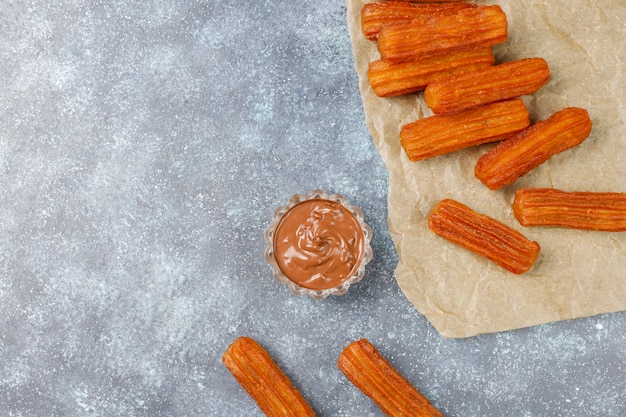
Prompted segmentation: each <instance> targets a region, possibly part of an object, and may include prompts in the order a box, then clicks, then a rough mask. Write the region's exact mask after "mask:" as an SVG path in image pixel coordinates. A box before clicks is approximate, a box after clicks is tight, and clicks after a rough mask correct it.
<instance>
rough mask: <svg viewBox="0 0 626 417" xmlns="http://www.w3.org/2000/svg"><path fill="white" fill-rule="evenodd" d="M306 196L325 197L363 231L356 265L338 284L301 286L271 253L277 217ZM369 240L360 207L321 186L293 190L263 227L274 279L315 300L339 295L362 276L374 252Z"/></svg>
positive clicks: (305, 198) (268, 259)
mask: <svg viewBox="0 0 626 417" xmlns="http://www.w3.org/2000/svg"><path fill="white" fill-rule="evenodd" d="M307 200H328V201H332V202H335V203H338V204H340V205H341V206H343V208H345V209H346V210H348V211H349V212H350V213H351V214H352V215H353V216H354V218H355V220H356V221H357V222H358V224H359V226H360V228H361V231H362V232H363V254H362V257H361V260H360V263H359V266H358V268H356V269H355V270H354V271H353V273H352V274H351V275H350V276H348V277H346V278H345V279H343V281H342V282H341V283H340V284H339V285H337V286H334V287H331V288H324V289H311V288H306V287H303V286H301V285H299V284H298V283H296V282H294V281H292V280H291V279H290V278H289V277H287V276H286V275H285V274H284V273H283V271H282V270H281V268H280V266H279V264H278V262H277V261H276V257H275V253H274V251H275V242H274V238H275V233H276V230H277V227H279V225H280V223H281V220H282V219H283V217H284V216H285V214H286V213H287V212H288V211H289V210H291V209H292V208H293V207H295V206H297V205H298V204H300V203H302V202H304V201H307ZM371 240H372V229H371V228H370V227H369V226H368V225H367V224H366V223H365V221H364V216H363V211H362V210H361V209H360V208H359V207H357V206H354V205H352V204H350V202H349V201H348V199H347V198H346V197H344V196H343V195H341V194H328V193H326V192H325V191H322V190H313V191H311V192H309V193H308V194H295V195H294V196H292V197H291V198H290V199H289V201H288V202H287V204H286V205H284V206H281V207H279V208H277V209H276V210H275V211H274V215H273V217H272V223H271V224H270V226H269V227H267V229H266V230H265V243H266V245H267V246H266V248H265V260H266V261H267V263H268V264H269V265H270V266H271V267H272V273H273V276H274V279H275V280H276V281H278V282H280V283H282V284H285V285H286V286H287V287H288V288H289V290H290V291H291V292H292V293H293V294H295V295H308V296H310V297H312V298H314V299H316V300H321V299H324V298H326V297H328V296H329V295H337V296H338V295H343V294H345V293H346V292H347V291H348V289H349V288H350V286H351V285H352V284H355V283H357V282H359V281H361V280H362V279H363V277H364V276H365V266H366V265H367V264H368V263H369V262H370V261H371V260H372V258H373V253H374V252H373V250H372V247H371V244H370V242H371Z"/></svg>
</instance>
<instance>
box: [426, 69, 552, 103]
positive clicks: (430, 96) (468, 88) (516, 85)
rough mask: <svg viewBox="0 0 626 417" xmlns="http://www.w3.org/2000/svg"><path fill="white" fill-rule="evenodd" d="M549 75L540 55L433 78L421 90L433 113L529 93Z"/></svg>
mask: <svg viewBox="0 0 626 417" xmlns="http://www.w3.org/2000/svg"><path fill="white" fill-rule="evenodd" d="M549 79H550V69H549V68H548V64H547V63H546V61H545V60H544V59H543V58H527V59H519V60H517V61H511V62H505V63H504V64H500V65H496V66H492V67H485V68H481V69H477V70H476V71H472V72H466V73H464V74H458V75H453V76H451V77H446V78H444V79H440V80H438V81H435V82H433V83H431V84H430V85H429V86H428V87H427V88H426V90H425V91H424V101H425V102H426V105H428V107H430V109H431V110H432V111H433V113H435V114H447V113H456V112H459V111H463V110H467V109H472V108H475V107H478V106H482V105H484V104H488V103H494V102H496V101H501V100H510V99H513V98H516V97H520V96H523V95H527V94H531V93H533V92H535V91H537V90H538V89H539V88H541V87H542V86H543V85H545V84H546V83H547V82H548V80H549Z"/></svg>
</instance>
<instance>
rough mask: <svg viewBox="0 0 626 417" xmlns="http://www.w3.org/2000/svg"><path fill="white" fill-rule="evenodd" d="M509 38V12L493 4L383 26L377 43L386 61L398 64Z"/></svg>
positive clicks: (486, 45) (487, 44) (501, 41)
mask: <svg viewBox="0 0 626 417" xmlns="http://www.w3.org/2000/svg"><path fill="white" fill-rule="evenodd" d="M506 39H507V21H506V15H505V14H504V12H503V11H502V9H501V8H500V6H497V5H493V6H478V7H469V8H465V9H461V10H459V11H457V12H456V13H436V14H434V15H432V16H429V17H425V18H417V19H414V20H413V21H411V22H410V23H404V24H397V25H389V26H383V27H382V28H381V30H380V33H379V34H378V43H377V45H378V51H379V52H380V55H381V58H382V59H383V60H384V61H387V62H396V63H397V62H404V61H413V60H416V59H423V58H427V57H432V56H436V55H443V54H448V53H450V52H453V51H460V50H467V49H479V48H484V47H488V46H494V45H497V44H499V43H503V42H505V41H506Z"/></svg>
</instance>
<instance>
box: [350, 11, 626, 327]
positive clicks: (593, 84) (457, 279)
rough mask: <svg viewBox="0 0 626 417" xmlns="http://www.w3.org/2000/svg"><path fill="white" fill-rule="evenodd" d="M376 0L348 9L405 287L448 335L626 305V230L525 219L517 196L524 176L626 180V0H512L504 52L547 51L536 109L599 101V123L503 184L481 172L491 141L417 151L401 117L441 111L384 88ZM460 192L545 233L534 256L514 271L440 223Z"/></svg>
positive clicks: (591, 105)
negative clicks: (364, 26)
mask: <svg viewBox="0 0 626 417" xmlns="http://www.w3.org/2000/svg"><path fill="white" fill-rule="evenodd" d="M366 2H367V1H364V0H347V16H348V26H349V29H350V36H351V39H352V45H353V48H354V55H355V60H356V70H357V72H358V75H359V80H360V91H361V95H362V98H363V106H364V110H365V118H366V124H367V126H368V129H369V131H370V133H371V135H372V138H373V139H374V142H375V144H376V147H377V148H378V150H379V151H380V154H381V156H382V158H383V160H384V162H385V164H386V166H387V168H388V170H389V199H388V204H389V218H388V225H389V230H390V233H391V237H392V239H393V241H394V243H395V246H396V249H397V252H398V257H399V263H398V266H397V269H396V271H395V275H396V279H397V281H398V284H399V285H400V288H401V289H402V291H403V292H404V294H405V295H406V296H407V298H408V299H409V300H410V301H411V302H412V303H413V304H414V305H415V307H416V308H417V309H418V311H419V312H421V313H422V314H424V315H425V316H426V317H427V318H428V319H429V320H430V322H431V323H432V324H433V325H434V326H435V328H436V329H437V330H438V331H439V332H440V333H441V334H442V335H443V336H444V337H468V336H473V335H476V334H480V333H489V332H497V331H504V330H509V329H514V328H521V327H526V326H531V325H536V324H540V323H547V322H551V321H557V320H566V319H573V318H578V317H584V316H590V315H595V314H600V313H607V312H615V311H619V310H624V309H626V233H601V232H589V231H578V230H570V229H560V228H558V229H557V228H524V227H522V226H520V225H519V223H518V222H517V221H516V220H515V218H514V217H513V214H512V210H511V203H512V201H513V196H514V194H515V191H516V190H517V189H518V188H520V187H524V186H525V187H529V186H531V187H555V188H558V189H562V190H567V191H619V192H626V137H624V134H623V132H624V124H625V118H626V109H625V108H624V106H625V103H626V97H625V93H624V91H626V76H625V73H624V70H626V67H625V65H626V52H625V50H626V44H625V41H624V36H625V35H626V30H625V28H626V26H625V25H626V2H624V0H599V1H597V0H596V1H591V0H551V1H549V2H540V1H536V0H502V1H499V2H493V1H492V2H486V1H476V3H477V4H499V5H500V6H501V7H502V9H503V10H504V12H505V13H506V14H507V19H508V26H509V38H508V41H507V42H506V43H505V44H502V45H499V46H497V47H495V48H494V52H495V53H496V59H497V62H498V63H501V62H505V61H510V60H514V59H520V58H527V57H542V58H544V59H545V60H546V61H547V62H548V64H549V66H550V70H551V80H550V82H549V83H548V84H547V85H546V86H544V87H543V88H542V89H541V90H540V91H539V92H537V93H535V94H533V95H530V96H526V97H524V101H525V102H526V104H527V107H528V109H529V111H530V114H531V119H532V120H540V119H545V118H547V117H548V116H549V115H551V114H552V113H554V112H556V111H558V110H560V109H561V108H563V107H568V106H576V107H583V108H585V109H587V110H588V111H589V114H590V116H591V118H592V121H593V129H592V133H591V135H590V136H589V138H588V139H587V140H586V141H585V142H583V144H582V145H580V146H579V147H577V148H575V149H572V150H569V151H566V152H564V153H562V154H560V155H557V156H555V157H553V158H552V159H551V160H549V161H548V162H547V163H546V164H544V165H542V166H541V167H539V168H537V169H535V170H534V171H533V172H531V173H530V174H528V175H527V176H525V177H523V178H522V179H521V180H519V181H518V182H517V183H515V184H513V185H511V186H508V187H505V188H503V189H501V190H498V191H491V190H489V189H487V187H485V186H484V185H483V184H482V183H481V182H480V181H479V180H477V179H476V178H475V177H474V174H473V172H474V165H475V162H476V160H477V158H478V157H479V156H480V155H482V154H483V153H484V152H485V151H487V150H488V149H490V147H492V146H493V145H483V146H481V147H477V148H472V149H469V150H464V151H460V152H457V153H454V154H451V155H446V156H442V157H437V158H434V159H430V160H426V161H420V162H410V161H409V160H408V159H407V157H406V155H405V154H404V151H403V150H402V148H401V147H400V143H399V137H398V134H399V131H400V128H401V127H402V126H403V125H404V124H406V123H408V122H411V121H414V120H416V119H418V118H421V117H426V116H429V115H431V114H432V113H430V111H429V109H428V108H427V107H426V106H425V105H424V103H423V100H422V94H421V93H419V94H413V95H410V96H406V97H399V98H387V99H382V98H378V97H377V96H376V95H375V94H374V93H373V92H372V90H371V89H370V87H369V85H368V82H367V73H366V72H367V65H368V63H369V62H370V61H373V60H375V59H379V54H378V52H377V50H376V45H375V43H374V42H371V41H367V40H365V39H364V37H363V36H362V35H361V32H360V11H361V8H362V7H363V4H365V3H366ZM446 197H450V198H454V199H456V200H458V201H460V202H462V203H464V204H467V205H469V206H470V207H472V208H474V209H475V210H477V211H479V212H481V213H485V214H488V215H490V216H492V217H494V218H496V219H498V220H500V221H502V222H504V223H505V224H508V225H509V226H511V227H513V228H515V229H517V230H519V231H521V232H522V233H523V234H524V235H526V236H527V237H528V238H530V239H532V240H536V241H537V242H539V244H540V245H541V254H540V256H539V259H538V260H537V262H536V263H535V265H534V266H533V268H532V269H531V270H530V271H529V272H527V273H526V274H523V275H520V276H518V275H514V274H512V273H509V272H507V271H505V270H503V269H501V268H500V267H498V266H497V265H495V264H492V263H491V262H490V261H488V260H485V259H483V258H480V257H478V256H476V255H474V254H472V253H470V252H468V251H466V250H465V249H462V248H460V247H457V246H455V245H453V244H451V243H449V242H447V241H445V240H444V239H442V238H440V237H438V236H436V235H434V234H433V233H431V232H430V231H429V230H428V229H427V226H426V221H427V216H428V213H429V212H430V210H431V209H432V207H433V206H434V205H435V204H436V203H437V202H438V201H440V200H441V199H443V198H446Z"/></svg>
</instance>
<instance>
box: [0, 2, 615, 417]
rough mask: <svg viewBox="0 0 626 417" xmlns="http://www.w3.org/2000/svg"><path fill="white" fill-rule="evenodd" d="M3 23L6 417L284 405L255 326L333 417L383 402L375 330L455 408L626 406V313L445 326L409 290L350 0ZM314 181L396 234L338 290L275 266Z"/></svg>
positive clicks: (434, 394) (0, 141)
mask: <svg viewBox="0 0 626 417" xmlns="http://www.w3.org/2000/svg"><path fill="white" fill-rule="evenodd" d="M0 33H1V37H2V42H0V132H1V135H0V358H1V360H0V415H3V416H207V415H208V416H224V417H228V416H261V415H262V414H261V412H260V410H259V409H258V408H257V407H256V405H255V404H254V402H253V401H252V400H251V398H250V397H249V396H248V395H247V394H246V393H245V392H244V391H243V390H242V389H241V387H240V386H239V385H238V384H237V382H236V381H235V379H234V378H233V377H232V376H231V374H230V373H229V372H228V370H227V369H226V368H225V367H224V366H223V364H222V362H221V355H222V353H223V352H224V350H225V349H226V347H227V346H228V345H229V344H230V343H231V342H232V341H233V340H234V339H235V338H237V337H238V336H242V335H247V336H251V337H253V338H255V339H256V340H257V341H259V342H260V343H261V344H262V345H263V346H264V347H265V348H266V349H267V350H268V351H269V352H270V354H271V355H272V356H273V357H274V359H275V360H276V362H277V363H278V364H279V365H280V366H281V367H282V368H283V370H284V371H285V372H286V373H287V375H288V376H289V377H290V378H291V379H292V381H293V382H294V384H295V385H296V386H297V387H298V388H299V389H300V390H301V392H302V393H303V395H304V396H305V397H306V398H307V400H308V401H309V402H310V404H311V405H312V407H313V409H314V410H315V411H316V413H317V414H318V415H320V416H360V417H365V416H381V415H382V413H381V412H380V411H379V409H378V408H377V407H376V406H375V405H374V404H373V403H372V402H371V401H370V400H369V399H368V398H366V397H365V396H364V395H363V394H362V393H361V392H359V391H358V390H357V389H356V388H354V386H352V385H351V384H350V383H349V382H348V381H347V380H346V379H345V377H344V376H343V374H341V372H340V371H339V370H338V368H337V366H336V359H337V357H338V355H339V353H340V352H341V350H342V349H343V348H344V347H345V346H346V345H347V344H348V343H350V342H352V341H354V340H356V339H359V338H363V337H365V338H367V339H369V340H370V341H371V342H372V343H374V344H375V345H376V346H377V347H378V348H379V350H380V351H381V353H383V354H384V355H385V356H386V357H387V358H388V359H389V360H390V362H392V363H393V364H394V366H396V368H397V369H398V370H399V371H400V372H401V373H402V374H403V375H405V376H406V377H407V379H409V380H410V381H411V382H412V383H413V384H414V385H415V386H416V387H418V388H419V389H420V391H421V392H422V393H424V394H425V395H426V396H427V397H428V398H429V399H430V400H431V401H432V402H433V403H434V404H435V405H436V406H437V407H438V408H439V409H440V410H441V411H442V412H443V414H445V415H446V416H503V415H507V416H509V415H512V416H579V415H587V416H605V417H606V416H615V417H620V416H624V415H626V380H625V378H624V375H625V374H626V351H625V346H626V336H625V335H626V313H624V312H622V313H615V314H608V315H599V316H594V317H589V318H584V319H578V320H571V321H567V322H559V323H551V324H546V325H541V326H535V327H532V328H527V329H521V330H514V331H509V332H503V333H497V334H488V335H480V336H476V337H472V338H467V339H444V338H442V337H441V336H440V335H439V334H438V333H437V331H436V330H435V329H434V328H433V327H432V326H431V325H430V324H429V323H428V321H427V320H426V319H425V318H424V317H423V316H422V315H421V314H420V313H419V312H418V311H416V310H415V308H414V307H413V306H412V305H411V304H410V303H409V302H408V301H407V300H406V298H405V297H404V296H403V294H402V293H401V291H400V290H399V288H398V286H397V284H396V282H395V279H394V276H393V273H394V268H395V265H396V262H397V257H396V253H395V249H394V245H393V243H392V241H391V239H390V237H389V232H388V229H387V224H386V216H387V208H386V198H387V187H388V179H387V171H386V169H385V167H384V165H383V162H382V160H381V158H380V156H379V154H378V153H377V150H376V149H375V147H374V145H373V143H372V139H371V137H370V136H369V133H368V131H367V129H366V126H365V122H364V115H363V109H362V106H361V99H360V96H359V93H358V88H357V77H356V74H355V71H354V60H353V55H352V50H351V46H350V39H349V36H348V31H347V25H346V16H345V4H344V3H343V2H342V1H341V0H318V1H315V2H293V1H287V0H275V1H266V0H261V1H243V2H242V1H230V0H225V1H219V2H218V1H213V0H208V1H206V0H205V1H193V0H191V1H184V2H179V1H172V0H152V1H147V2H129V1H122V0H113V1H106V2H100V1H97V2H91V1H84V0H72V1H70V0H64V1H60V2H54V3H53V2H35V1H32V0H26V1H21V2H17V1H5V2H2V3H0ZM314 188H322V189H324V190H326V191H328V192H336V193H342V194H344V195H346V196H347V197H348V198H349V199H350V201H351V202H353V203H354V204H356V205H358V206H360V207H361V208H362V209H363V211H364V212H365V219H366V222H367V223H368V224H369V225H370V226H371V227H372V229H373V231H374V238H373V241H372V246H373V249H374V254H375V258H374V260H373V261H372V262H371V263H370V265H368V268H367V273H366V276H365V278H364V280H363V281H362V282H360V283H359V284H357V285H355V286H353V287H352V288H351V289H350V291H349V293H348V294H347V295H345V296H342V297H330V298H328V299H325V300H322V301H317V300H313V299H311V298H308V297H296V296H294V295H292V294H290V293H289V292H288V291H287V288H286V287H285V286H282V285H280V284H278V283H276V282H275V281H274V280H273V279H272V277H271V270H270V268H269V267H268V266H267V265H266V263H265V261H264V259H263V251H264V248H265V246H264V245H265V244H264V240H263V231H264V229H265V228H266V227H267V225H268V224H269V222H270V221H271V216H272V212H273V210H274V209H275V208H276V207H278V206H280V205H283V204H285V203H286V201H287V199H288V198H289V197H290V196H291V195H292V194H295V193H305V192H308V191H310V190H311V189H314Z"/></svg>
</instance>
